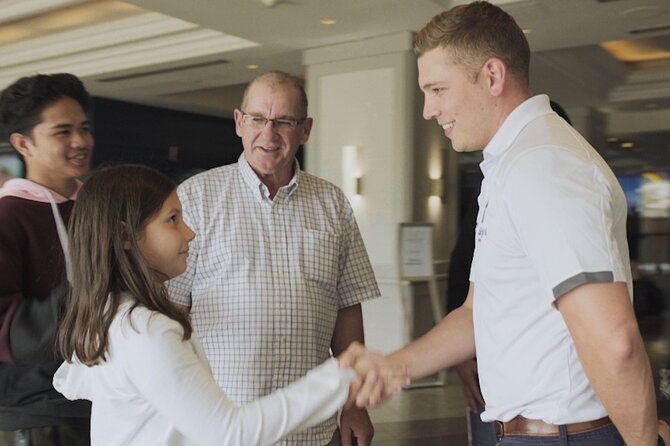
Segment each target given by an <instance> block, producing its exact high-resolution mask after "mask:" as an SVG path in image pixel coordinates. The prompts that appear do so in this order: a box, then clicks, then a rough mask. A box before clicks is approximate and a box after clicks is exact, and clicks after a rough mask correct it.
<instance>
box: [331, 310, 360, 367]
mask: <svg viewBox="0 0 670 446" xmlns="http://www.w3.org/2000/svg"><path fill="white" fill-rule="evenodd" d="M354 341H356V342H360V343H361V344H364V343H365V335H364V334H363V311H362V309H361V305H360V304H358V305H352V306H351V307H346V308H342V309H341V310H339V311H338V312H337V320H336V321H335V329H334V330H333V338H332V339H331V341H330V348H331V350H332V351H333V355H334V356H337V355H339V354H340V353H342V352H343V351H345V350H346V349H347V347H349V345H350V344H351V343H352V342H354Z"/></svg>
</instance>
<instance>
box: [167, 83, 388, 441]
mask: <svg viewBox="0 0 670 446" xmlns="http://www.w3.org/2000/svg"><path fill="white" fill-rule="evenodd" d="M235 126H236V127H235V128H236V132H237V135H238V136H240V138H242V145H243V146H244V152H243V154H242V155H241V156H240V158H239V160H238V162H237V163H236V164H233V165H229V166H223V167H219V168H215V169H212V170H210V171H207V172H204V173H202V174H200V175H197V176H195V177H193V178H191V179H189V180H187V181H186V182H185V183H184V184H182V185H181V186H180V187H179V191H178V192H179V197H180V199H181V201H182V204H183V208H184V215H185V219H186V221H187V222H188V224H189V225H191V227H192V228H193V229H194V231H195V232H196V233H197V234H198V237H196V239H195V240H194V241H193V242H192V243H191V247H190V255H189V265H188V269H187V271H186V272H185V273H184V274H183V275H182V276H180V277H177V278H175V279H173V280H172V281H171V282H170V294H171V296H172V298H173V299H174V300H175V301H176V302H178V303H180V304H182V305H185V306H187V307H190V312H191V316H192V320H193V325H194V328H195V330H196V331H197V332H198V334H199V336H200V338H201V341H202V344H203V347H204V349H205V351H206V353H207V357H208V358H209V361H210V363H211V365H212V370H213V372H214V376H215V378H216V379H217V382H218V383H219V385H220V386H221V388H222V389H223V390H224V391H225V392H226V394H227V395H229V396H230V397H231V398H232V399H233V400H234V401H235V402H237V403H245V402H248V401H250V400H253V399H255V398H258V397H260V396H263V395H267V394H269V393H271V392H272V391H273V390H275V389H278V388H281V387H284V386H286V385H287V384H289V383H291V382H292V381H295V380H296V379H297V378H299V377H301V376H303V375H304V374H305V373H306V372H307V371H308V370H310V369H311V368H313V367H314V366H316V365H318V364H320V363H321V362H323V360H324V359H326V358H327V357H328V356H329V355H330V352H329V350H331V349H332V353H333V354H335V355H337V354H339V353H340V352H341V351H343V350H344V349H346V347H347V346H348V345H349V344H350V343H351V342H353V341H359V342H363V320H362V314H361V305H360V304H361V302H362V301H364V300H367V299H371V298H374V297H378V296H379V295H380V293H379V288H378V287H377V283H376V281H375V277H374V274H373V271H372V267H371V265H370V261H369V259H368V255H367V253H366V251H365V247H364V245H363V241H362V239H361V236H360V232H359V230H358V226H357V224H356V220H355V219H354V215H353V211H352V209H351V206H350V204H349V202H348V201H347V199H346V197H345V196H344V195H343V193H342V192H341V191H340V190H339V189H338V188H337V187H335V186H333V185H332V184H330V183H328V182H326V181H324V180H322V179H320V178H317V177H314V176H312V175H309V174H307V173H305V172H303V171H302V170H300V166H299V165H298V162H297V161H296V159H295V154H296V152H297V150H298V147H299V146H300V145H301V144H304V143H305V142H306V141H307V139H308V138H309V134H310V131H311V129H312V119H311V118H309V117H308V116H307V97H306V95H305V91H304V89H303V87H302V85H301V84H300V82H299V81H298V80H297V79H296V78H294V77H293V76H291V75H288V74H286V73H282V72H270V73H266V74H263V75H261V76H259V77H258V78H256V79H255V80H253V81H252V82H251V83H250V84H249V86H248V87H247V89H246V91H245V93H244V98H243V100H242V105H241V109H240V110H235ZM340 433H341V443H340ZM372 434H373V428H372V424H371V422H370V419H369V417H368V415H367V413H366V412H365V411H362V410H359V409H356V408H352V409H348V410H344V411H343V412H342V415H341V420H340V430H339V431H338V429H337V420H336V419H335V417H333V418H332V419H330V420H328V421H326V422H325V423H323V424H321V425H318V426H316V427H315V428H312V429H310V430H307V431H305V432H302V433H298V434H295V435H293V436H291V437H289V438H288V439H286V440H284V441H283V442H281V443H280V444H282V445H309V446H315V445H339V444H342V445H344V446H348V445H352V444H358V445H359V446H363V445H369V444H370V441H371V438H372Z"/></svg>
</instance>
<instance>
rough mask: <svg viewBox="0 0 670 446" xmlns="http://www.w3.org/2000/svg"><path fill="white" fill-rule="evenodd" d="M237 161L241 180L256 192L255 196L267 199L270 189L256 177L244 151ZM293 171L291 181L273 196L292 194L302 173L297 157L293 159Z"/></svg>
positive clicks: (288, 195)
mask: <svg viewBox="0 0 670 446" xmlns="http://www.w3.org/2000/svg"><path fill="white" fill-rule="evenodd" d="M237 163H238V165H239V166H240V174H241V175H242V180H243V181H244V182H245V184H246V185H247V186H248V187H249V188H250V189H251V190H252V192H253V193H254V194H256V195H255V196H257V197H258V198H259V199H260V200H261V201H262V200H269V196H270V191H269V190H268V188H267V186H266V185H265V184H263V182H262V181H261V180H260V178H258V175H256V172H254V170H253V169H252V168H251V166H250V165H249V162H248V161H247V159H246V158H245V157H244V152H243V153H242V154H241V155H240V157H239V158H238V159H237ZM293 172H295V173H294V174H293V178H291V181H289V182H288V184H287V185H286V186H282V187H281V188H280V189H279V191H278V192H277V195H276V196H275V198H277V197H279V196H280V195H282V196H283V195H285V196H286V197H290V196H291V195H293V192H295V190H296V188H297V187H298V183H299V179H300V177H301V176H302V175H303V172H302V170H301V169H300V163H298V160H297V159H294V160H293ZM283 191H285V192H283Z"/></svg>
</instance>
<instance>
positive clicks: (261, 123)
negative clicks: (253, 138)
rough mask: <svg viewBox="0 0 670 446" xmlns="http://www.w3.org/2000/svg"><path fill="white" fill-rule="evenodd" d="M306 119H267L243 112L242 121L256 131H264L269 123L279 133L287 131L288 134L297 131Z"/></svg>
mask: <svg viewBox="0 0 670 446" xmlns="http://www.w3.org/2000/svg"><path fill="white" fill-rule="evenodd" d="M305 119H306V118H300V119H291V118H279V119H277V118H275V119H270V118H266V117H265V116H258V115H250V114H248V113H244V112H242V120H243V121H244V124H245V125H248V126H249V127H251V128H253V129H256V130H263V129H264V128H265V126H266V125H267V123H268V121H269V122H271V123H272V128H274V129H275V130H278V131H285V132H288V131H290V130H293V129H295V128H296V127H297V126H298V124H300V123H301V122H303V121H304V120H305Z"/></svg>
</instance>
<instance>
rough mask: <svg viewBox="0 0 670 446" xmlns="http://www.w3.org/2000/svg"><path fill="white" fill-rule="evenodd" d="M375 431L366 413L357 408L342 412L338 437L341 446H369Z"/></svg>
mask: <svg viewBox="0 0 670 446" xmlns="http://www.w3.org/2000/svg"><path fill="white" fill-rule="evenodd" d="M374 434H375V429H374V427H373V426H372V421H370V417H369V416H368V411H367V410H365V409H359V408H357V407H350V408H348V409H343V410H342V415H341V416H340V435H341V437H342V446H369V445H370V444H371V443H372V437H373V436H374Z"/></svg>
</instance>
